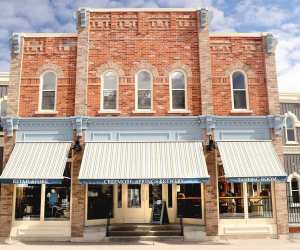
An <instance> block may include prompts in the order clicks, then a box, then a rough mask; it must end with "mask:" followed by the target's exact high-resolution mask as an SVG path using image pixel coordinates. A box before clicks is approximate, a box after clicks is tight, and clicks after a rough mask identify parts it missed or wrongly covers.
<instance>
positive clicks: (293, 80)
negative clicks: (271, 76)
mask: <svg viewBox="0 0 300 250" xmlns="http://www.w3.org/2000/svg"><path fill="white" fill-rule="evenodd" d="M278 81H279V83H280V84H279V90H280V91H287V92H295V91H297V92H300V63H297V64H295V65H293V66H291V67H289V68H288V69H287V70H286V71H285V73H284V74H280V75H279V76H278Z"/></svg>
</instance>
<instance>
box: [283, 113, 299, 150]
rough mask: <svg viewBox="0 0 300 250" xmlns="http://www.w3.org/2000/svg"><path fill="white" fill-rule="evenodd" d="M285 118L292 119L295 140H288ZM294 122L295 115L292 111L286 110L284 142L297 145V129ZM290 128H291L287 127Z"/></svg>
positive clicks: (295, 119)
mask: <svg viewBox="0 0 300 250" xmlns="http://www.w3.org/2000/svg"><path fill="white" fill-rule="evenodd" d="M287 118H291V119H292V121H293V130H294V137H295V141H289V140H288V134H287V130H288V128H287V125H286V121H287ZM296 123H297V116H296V115H295V114H293V113H292V112H290V111H289V112H287V113H285V114H284V132H285V144H293V145H297V144H298V142H297V129H296ZM289 129H291V128H289Z"/></svg>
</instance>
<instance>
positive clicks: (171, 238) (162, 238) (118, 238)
mask: <svg viewBox="0 0 300 250" xmlns="http://www.w3.org/2000/svg"><path fill="white" fill-rule="evenodd" d="M107 239H108V240H110V241H117V242H122V241H126V242H128V241H184V236H110V237H107Z"/></svg>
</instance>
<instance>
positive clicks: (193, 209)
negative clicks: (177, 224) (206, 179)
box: [177, 184, 202, 219]
mask: <svg viewBox="0 0 300 250" xmlns="http://www.w3.org/2000/svg"><path fill="white" fill-rule="evenodd" d="M181 216H182V217H183V218H195V219H201V218H202V205H201V185H200V184H180V185H177V217H181Z"/></svg>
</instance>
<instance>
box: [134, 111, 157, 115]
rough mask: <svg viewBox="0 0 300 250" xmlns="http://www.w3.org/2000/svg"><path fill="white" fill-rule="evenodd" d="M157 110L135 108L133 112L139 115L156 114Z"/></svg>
mask: <svg viewBox="0 0 300 250" xmlns="http://www.w3.org/2000/svg"><path fill="white" fill-rule="evenodd" d="M155 113H156V112H155V111H154V110H149V111H147V110H134V111H132V114H137V115H151V114H155Z"/></svg>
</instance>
